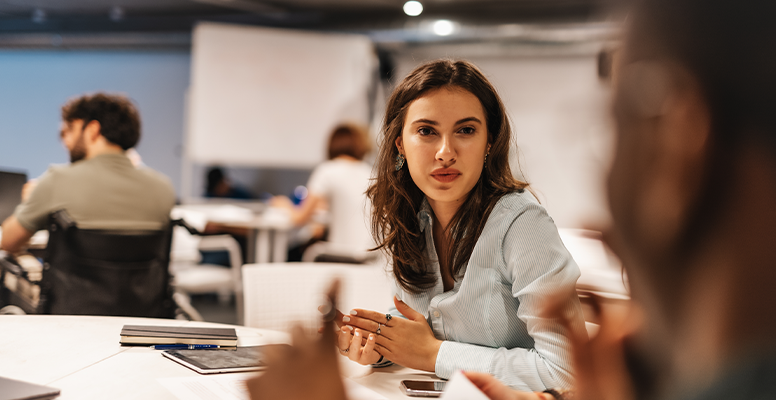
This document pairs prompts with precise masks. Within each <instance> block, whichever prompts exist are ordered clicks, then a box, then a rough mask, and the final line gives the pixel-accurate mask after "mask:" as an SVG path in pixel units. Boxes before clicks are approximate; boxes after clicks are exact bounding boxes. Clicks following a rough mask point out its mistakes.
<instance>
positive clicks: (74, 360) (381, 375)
mask: <svg viewBox="0 0 776 400" xmlns="http://www.w3.org/2000/svg"><path fill="white" fill-rule="evenodd" d="M125 324H135V325H169V326H184V325H185V326H209V327H230V325H222V324H212V323H207V322H193V321H182V320H166V319H149V318H126V317H89V316H50V315H26V316H11V315H3V316H0V376H4V377H7V378H11V379H19V380H23V381H28V382H33V383H38V384H42V385H48V386H52V387H55V388H58V389H61V391H62V394H61V396H60V397H59V398H61V399H79V400H89V399H100V400H104V399H144V400H146V399H150V400H156V399H170V400H175V399H176V397H175V396H174V395H173V394H172V393H171V392H169V391H168V390H167V389H165V388H164V386H162V385H161V384H160V383H159V382H158V381H157V378H171V377H193V376H200V377H201V376H204V375H199V374H197V373H196V372H194V371H192V370H190V369H188V368H186V367H184V366H182V365H180V364H177V363H175V362H173V361H171V360H168V359H166V358H164V357H163V356H162V355H161V354H160V352H159V351H157V350H151V349H150V348H148V347H145V346H143V347H122V346H121V345H120V344H119V332H121V327H122V326H124V325H125ZM231 327H234V328H235V329H236V330H237V336H238V337H239V343H238V345H239V346H250V345H261V344H270V343H284V342H286V341H287V340H288V336H287V335H286V334H284V333H281V332H275V331H270V330H263V329H256V328H246V327H240V326H231ZM346 362H348V363H349V361H346ZM357 369H358V370H360V371H363V372H364V374H362V375H363V376H360V377H358V378H354V379H353V380H354V381H356V382H358V383H360V384H362V385H364V386H366V387H368V388H370V389H372V390H374V391H375V392H378V393H380V394H381V395H383V396H385V397H387V398H388V399H409V397H406V396H405V395H404V394H403V393H402V392H401V390H400V389H399V382H400V381H401V380H403V379H428V380H430V379H435V377H434V375H433V374H431V373H426V372H421V371H416V370H411V369H406V368H402V367H398V366H393V367H389V368H385V369H382V370H381V369H375V370H369V369H368V367H360V366H358V367H357ZM249 374H250V373H244V374H241V375H246V376H248V375H249Z"/></svg>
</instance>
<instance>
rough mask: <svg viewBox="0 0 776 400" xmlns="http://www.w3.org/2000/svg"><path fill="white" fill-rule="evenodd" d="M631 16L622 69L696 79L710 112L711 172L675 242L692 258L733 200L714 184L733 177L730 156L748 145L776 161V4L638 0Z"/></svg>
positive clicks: (756, 0) (733, 0) (732, 0)
mask: <svg viewBox="0 0 776 400" xmlns="http://www.w3.org/2000/svg"><path fill="white" fill-rule="evenodd" d="M632 17H633V18H632V20H631V26H630V30H629V36H628V46H627V48H626V52H625V53H624V54H623V56H624V59H623V60H622V61H623V67H625V68H627V65H628V64H631V63H635V62H641V61H647V62H649V61H657V62H664V61H665V62H670V63H673V64H676V65H678V66H680V67H681V68H683V69H684V70H686V72H687V73H688V74H689V75H691V76H692V78H693V79H694V80H695V81H696V83H697V85H698V87H699V90H700V92H701V95H702V96H703V100H704V102H705V103H706V106H707V107H708V110H709V116H710V123H711V126H710V138H709V140H708V142H707V144H706V146H707V147H708V148H709V151H708V156H707V165H708V166H709V173H707V174H706V176H705V183H704V185H703V188H702V190H703V191H704V193H703V194H701V195H699V196H698V204H697V205H696V207H694V208H693V213H694V214H693V216H692V220H691V221H690V222H689V223H688V224H687V226H686V228H685V232H684V233H683V240H681V241H680V243H679V244H677V248H678V249H680V251H681V252H683V254H685V255H689V254H691V253H692V252H693V251H694V249H695V248H696V245H697V244H698V243H700V240H701V239H702V238H703V237H704V235H705V233H707V232H710V231H711V230H710V229H709V226H710V225H712V224H714V223H715V221H717V220H718V218H716V217H715V216H716V215H718V213H719V212H720V211H719V210H720V208H721V207H722V206H723V205H724V203H725V202H726V201H727V200H728V199H729V198H730V197H728V196H727V195H724V194H723V195H720V194H719V185H720V182H727V181H731V180H732V179H734V178H733V176H732V174H733V173H734V171H735V170H736V168H734V167H733V166H732V165H731V164H730V163H731V162H735V161H734V160H735V159H736V158H735V157H732V156H731V155H732V154H734V153H736V151H737V149H738V148H740V146H742V145H743V144H745V143H750V144H751V143H754V144H756V145H757V146H763V147H764V148H769V149H770V150H771V151H772V154H774V155H776V112H774V110H776V73H774V71H776V53H774V52H773V51H771V49H774V48H776V3H774V2H770V1H760V0H683V1H675V0H641V1H639V2H638V3H637V4H636V6H635V9H634V12H633V14H632ZM733 195H734V194H733ZM680 264H681V263H680ZM688 265H689V264H688ZM667 268H668V267H667ZM669 273H671V274H672V275H674V276H675V275H677V274H678V273H679V271H677V270H676V269H673V270H672V271H670V272H669Z"/></svg>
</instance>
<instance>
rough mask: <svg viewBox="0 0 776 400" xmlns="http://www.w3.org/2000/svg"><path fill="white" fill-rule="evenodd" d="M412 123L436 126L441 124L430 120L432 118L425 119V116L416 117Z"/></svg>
mask: <svg viewBox="0 0 776 400" xmlns="http://www.w3.org/2000/svg"><path fill="white" fill-rule="evenodd" d="M412 123H413V124H428V125H434V126H436V125H439V122H436V121H433V120H430V119H425V118H421V119H416V120H414V121H412Z"/></svg>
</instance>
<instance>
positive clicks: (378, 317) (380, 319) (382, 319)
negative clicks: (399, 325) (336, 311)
mask: <svg viewBox="0 0 776 400" xmlns="http://www.w3.org/2000/svg"><path fill="white" fill-rule="evenodd" d="M349 314H350V316H356V317H359V318H362V319H368V320H372V321H374V322H377V323H380V324H383V325H385V323H386V322H388V318H387V317H386V316H385V313H381V312H377V311H372V310H363V309H360V308H356V309H353V310H350V313H349Z"/></svg>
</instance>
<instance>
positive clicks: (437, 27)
mask: <svg viewBox="0 0 776 400" xmlns="http://www.w3.org/2000/svg"><path fill="white" fill-rule="evenodd" d="M431 29H432V30H433V31H434V33H435V34H437V35H439V36H450V35H452V34H453V33H454V32H455V30H456V25H455V23H454V22H453V21H449V20H446V19H440V20H438V21H436V22H434V25H432V27H431Z"/></svg>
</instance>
